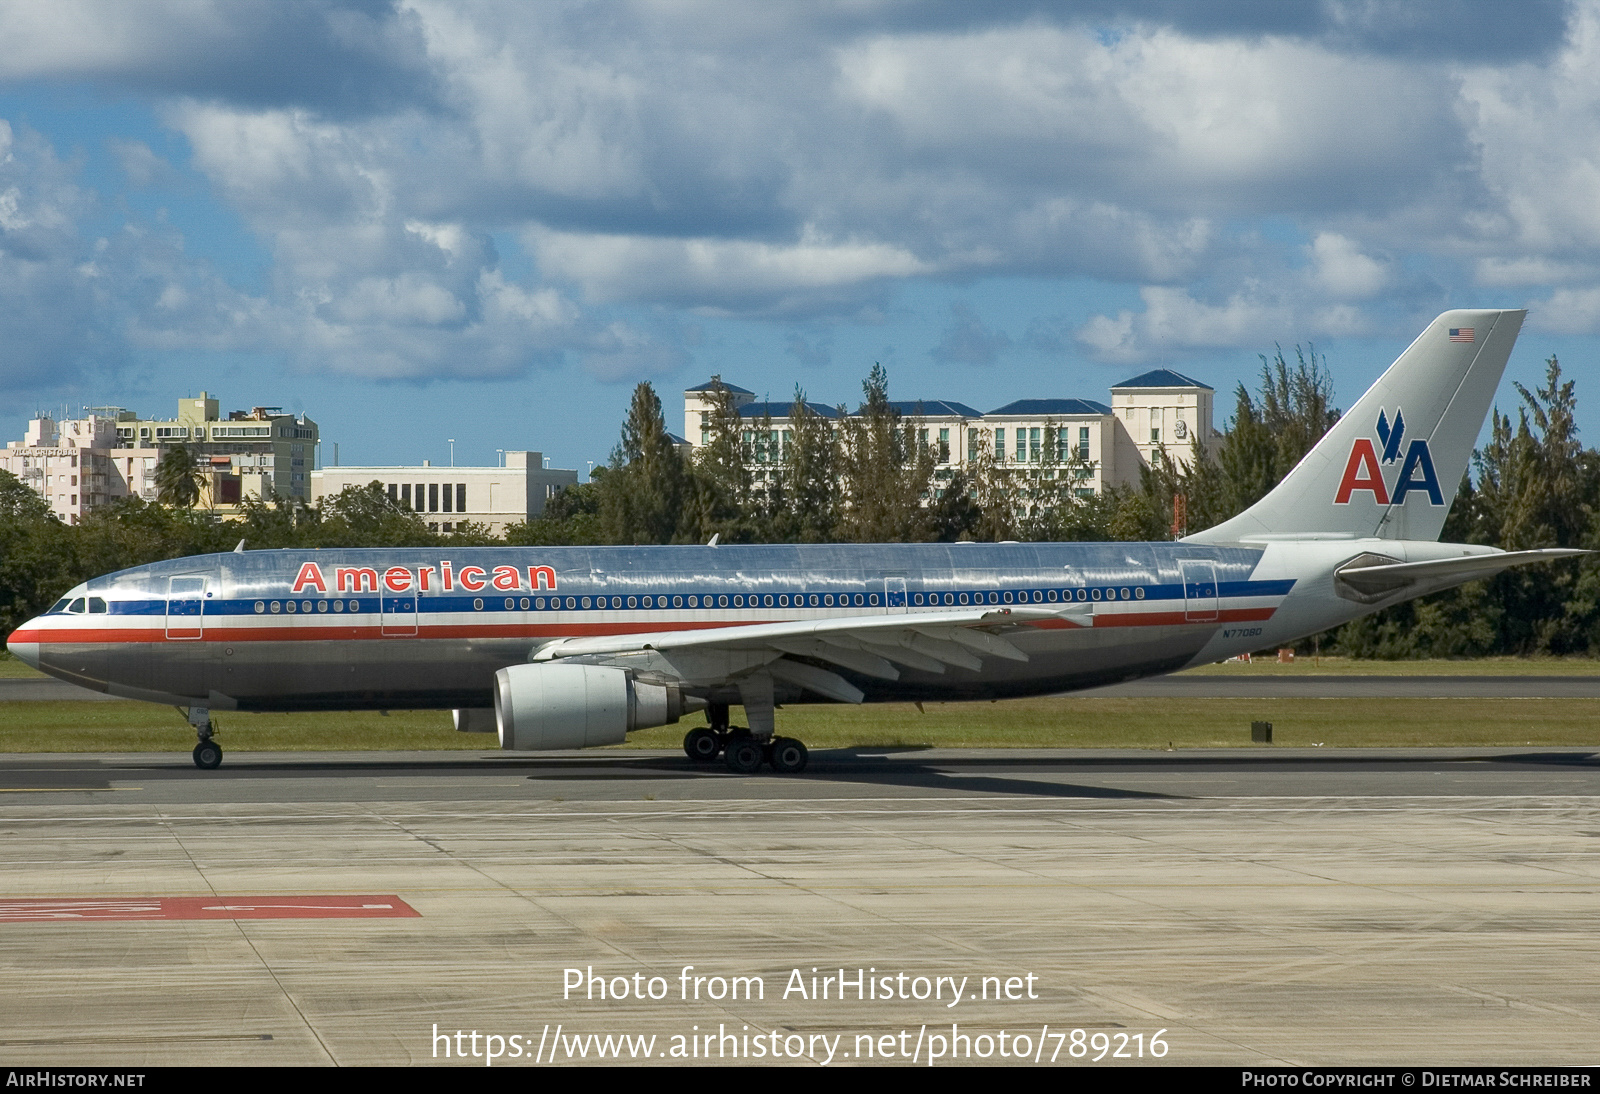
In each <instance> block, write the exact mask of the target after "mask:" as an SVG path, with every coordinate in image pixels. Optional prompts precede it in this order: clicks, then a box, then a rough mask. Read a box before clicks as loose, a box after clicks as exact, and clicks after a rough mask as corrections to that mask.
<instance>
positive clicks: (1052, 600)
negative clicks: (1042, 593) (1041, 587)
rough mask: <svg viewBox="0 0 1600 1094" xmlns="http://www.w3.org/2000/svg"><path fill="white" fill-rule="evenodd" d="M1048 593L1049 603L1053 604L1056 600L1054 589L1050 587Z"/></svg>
mask: <svg viewBox="0 0 1600 1094" xmlns="http://www.w3.org/2000/svg"><path fill="white" fill-rule="evenodd" d="M1034 595H1035V596H1037V595H1039V594H1037V593H1035V594H1034ZM1048 595H1049V597H1050V603H1052V604H1054V603H1055V602H1056V591H1055V590H1054V589H1051V590H1050V592H1049V594H1048Z"/></svg>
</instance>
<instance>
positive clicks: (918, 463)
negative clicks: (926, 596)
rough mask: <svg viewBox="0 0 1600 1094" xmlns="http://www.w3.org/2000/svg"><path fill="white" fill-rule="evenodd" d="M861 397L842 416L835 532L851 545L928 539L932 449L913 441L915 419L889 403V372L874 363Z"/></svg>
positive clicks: (930, 523)
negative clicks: (851, 410) (839, 494)
mask: <svg viewBox="0 0 1600 1094" xmlns="http://www.w3.org/2000/svg"><path fill="white" fill-rule="evenodd" d="M861 387H862V391H863V393H864V394H865V395H866V400H865V401H864V402H863V403H862V404H861V409H860V411H859V412H858V413H856V414H854V415H850V416H846V415H844V414H843V413H842V411H841V414H840V417H841V418H842V419H843V421H842V425H843V433H844V437H843V444H842V446H841V448H842V451H841V465H842V466H841V468H840V470H841V471H842V474H841V475H840V478H841V480H842V482H843V487H844V497H845V504H844V508H843V511H842V512H841V514H840V522H839V536H840V538H841V539H844V540H847V541H850V542H855V543H915V542H919V541H925V540H928V539H931V538H932V533H933V520H932V516H931V514H930V513H929V511H928V508H927V506H925V505H924V504H923V501H924V499H926V498H927V497H929V493H930V489H931V485H930V484H931V483H932V481H933V468H934V453H933V450H932V449H931V448H929V447H928V446H926V445H921V444H918V443H917V439H916V427H915V424H914V423H910V422H905V421H902V419H901V416H900V413H899V411H897V410H896V409H895V408H894V405H893V404H892V403H890V402H889V374H888V373H887V372H886V371H884V368H883V366H882V365H881V364H878V363H876V362H874V364H873V366H872V372H871V373H870V374H869V375H868V376H867V379H866V381H865V382H864V383H863V384H862V385H861Z"/></svg>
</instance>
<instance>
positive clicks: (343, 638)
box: [11, 608, 1277, 646]
mask: <svg viewBox="0 0 1600 1094" xmlns="http://www.w3.org/2000/svg"><path fill="white" fill-rule="evenodd" d="M1276 611H1277V609H1276V608H1228V609H1225V610H1223V611H1221V612H1219V613H1218V614H1217V616H1216V618H1214V619H1207V620H1191V619H1188V618H1187V616H1186V613H1184V612H1181V611H1179V612H1105V613H1102V614H1100V615H1096V616H1094V617H1093V623H1092V624H1091V625H1092V626H1095V627H1172V626H1207V625H1211V626H1216V625H1220V624H1223V623H1247V622H1255V621H1260V620H1265V619H1271V618H1272V616H1273V614H1274V613H1275V612H1276ZM905 618H906V620H907V621H908V623H907V625H908V626H915V623H914V622H912V621H914V620H915V619H916V616H915V615H914V614H907V615H906V616H905ZM825 621H826V620H825V619H824V620H818V622H825ZM787 622H796V621H794V620H782V619H778V620H773V619H753V620H694V621H687V622H679V623H666V622H637V623H502V624H495V623H476V622H475V623H457V624H451V623H437V624H426V625H422V626H419V627H418V628H417V630H416V632H415V633H414V634H413V633H410V632H407V633H404V634H394V633H390V634H385V633H384V632H383V629H382V626H381V625H380V624H379V623H378V622H377V621H376V618H374V622H373V623H371V624H368V625H366V626H360V627H349V626H339V627H329V626H322V625H317V626H287V627H284V626H274V627H229V626H223V625H213V626H208V627H206V628H205V634H204V636H203V637H202V638H199V639H194V638H177V639H172V638H168V637H167V635H166V632H165V631H163V630H162V629H161V628H160V627H145V628H137V629H135V628H128V629H122V628H110V627H96V628H88V627H76V628H73V629H71V630H67V629H64V628H50V629H44V628H35V629H33V630H17V631H14V632H12V635H11V640H12V641H14V642H37V643H39V644H40V645H45V646H48V645H89V644H97V643H107V644H132V643H140V642H169V641H176V642H195V641H201V642H231V643H243V642H351V641H361V640H368V639H370V640H374V641H376V640H385V641H396V640H403V639H407V638H433V639H450V638H589V637H597V638H598V637H605V636H608V635H628V634H651V633H655V632H659V631H699V630H715V629H719V628H723V627H755V626H762V625H764V624H769V623H787ZM1024 625H1025V626H1029V627H1035V628H1038V629H1040V630H1065V629H1082V628H1083V627H1084V624H1082V623H1078V622H1074V621H1072V620H1070V619H1047V620H1033V621H1030V622H1027V623H1025V624H1024Z"/></svg>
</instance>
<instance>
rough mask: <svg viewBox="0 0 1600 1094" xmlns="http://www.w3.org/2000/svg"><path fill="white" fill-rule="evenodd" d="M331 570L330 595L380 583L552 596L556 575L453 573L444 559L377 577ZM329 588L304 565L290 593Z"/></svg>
mask: <svg viewBox="0 0 1600 1094" xmlns="http://www.w3.org/2000/svg"><path fill="white" fill-rule="evenodd" d="M332 569H333V581H332V591H334V592H340V593H375V592H378V591H379V587H378V586H379V582H380V581H381V582H382V584H383V588H385V589H388V590H389V591H390V592H392V593H405V592H419V593H427V592H446V593H448V592H454V591H456V590H457V589H458V588H459V589H460V590H462V591H463V592H469V593H477V592H482V591H483V590H484V589H486V588H491V587H492V588H494V589H497V590H499V591H500V592H504V593H514V592H519V591H521V590H522V589H524V588H526V589H528V590H529V591H531V592H538V591H539V590H541V589H548V590H550V591H552V592H553V591H554V590H555V587H556V572H555V570H554V569H553V568H552V567H549V566H529V567H528V568H527V569H526V571H524V570H522V569H520V568H518V567H516V566H495V567H493V568H491V569H484V568H483V567H482V566H463V567H461V569H460V570H457V569H456V568H455V567H454V565H453V564H452V563H451V562H450V561H449V560H448V559H445V560H441V561H440V562H439V564H438V565H437V566H418V567H417V568H416V569H414V570H413V569H411V568H410V567H408V566H389V567H387V568H385V569H384V571H383V573H382V574H381V575H380V574H379V573H378V570H377V568H376V567H373V566H334V567H332ZM524 573H526V574H527V584H526V585H524V584H523V574H524ZM329 585H330V583H329V581H328V576H327V574H326V572H325V571H324V568H323V567H322V566H320V565H318V564H317V563H315V562H306V563H303V564H301V566H300V572H299V573H298V574H296V575H295V579H294V586H293V588H292V589H291V590H290V591H291V592H293V593H294V595H296V596H299V595H301V594H302V593H307V592H310V591H311V590H313V589H315V590H316V591H317V592H319V593H323V594H326V593H328V592H329Z"/></svg>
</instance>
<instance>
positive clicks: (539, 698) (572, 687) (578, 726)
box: [494, 661, 705, 751]
mask: <svg viewBox="0 0 1600 1094" xmlns="http://www.w3.org/2000/svg"><path fill="white" fill-rule="evenodd" d="M687 702H688V705H689V706H691V707H693V708H698V707H701V706H704V705H705V704H704V701H703V700H696V699H694V698H692V697H691V698H690V699H688V701H687ZM685 706H686V703H685V697H684V694H683V692H682V691H681V690H680V689H679V688H678V687H677V686H676V685H672V684H647V683H641V682H640V681H638V680H636V679H634V678H633V676H632V674H631V673H629V672H628V671H627V670H626V669H614V668H609V667H606V666H603V665H574V664H568V663H563V662H559V661H557V662H550V663H541V664H528V665H512V666H511V667H509V668H504V669H501V670H500V671H499V672H497V673H495V674H494V713H495V722H496V724H497V726H498V728H499V731H500V747H501V748H504V749H515V750H518V751H543V750H547V749H554V748H593V747H595V746H596V745H614V744H620V743H621V742H622V741H623V740H624V738H626V737H627V735H628V733H629V731H630V730H635V729H649V728H650V727H651V726H664V725H671V724H672V723H673V722H676V721H677V720H678V719H679V718H680V717H681V716H682V715H683V712H684V709H685Z"/></svg>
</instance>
